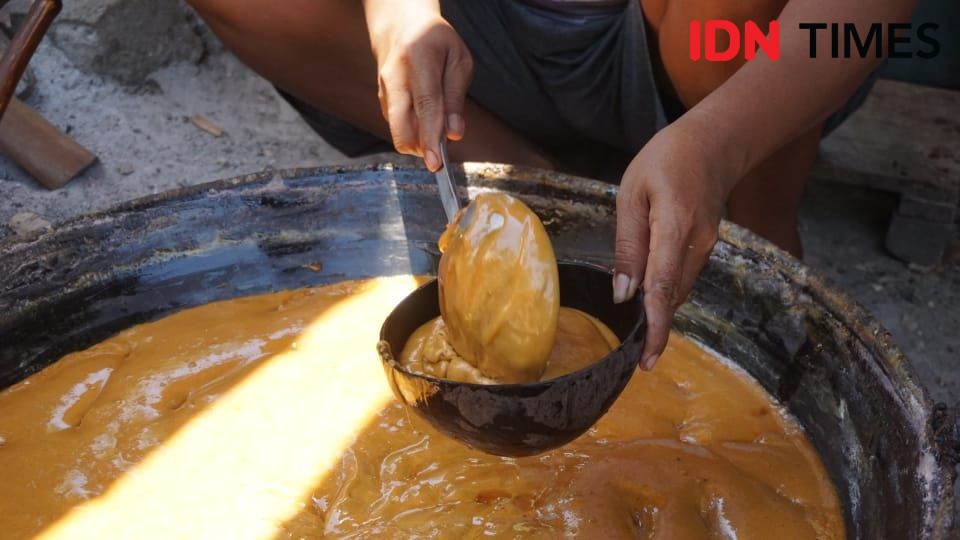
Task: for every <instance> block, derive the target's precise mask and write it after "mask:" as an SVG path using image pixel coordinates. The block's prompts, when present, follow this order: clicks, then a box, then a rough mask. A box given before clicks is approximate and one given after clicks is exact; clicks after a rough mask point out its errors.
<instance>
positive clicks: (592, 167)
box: [285, 0, 873, 179]
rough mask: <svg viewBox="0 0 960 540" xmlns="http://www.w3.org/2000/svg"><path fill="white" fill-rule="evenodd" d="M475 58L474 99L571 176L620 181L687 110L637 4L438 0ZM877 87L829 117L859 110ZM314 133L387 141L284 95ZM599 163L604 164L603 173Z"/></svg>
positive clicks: (365, 146)
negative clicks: (579, 6)
mask: <svg viewBox="0 0 960 540" xmlns="http://www.w3.org/2000/svg"><path fill="white" fill-rule="evenodd" d="M440 5H441V10H442V13H443V16H444V18H446V19H447V20H448V21H449V22H450V24H451V25H452V26H453V27H454V28H455V29H456V30H457V32H458V33H459V34H460V36H461V37H462V38H463V40H464V42H465V43H466V44H467V47H468V48H469V49H470V52H471V53H472V55H473V59H474V65H475V76H474V79H473V83H472V85H471V86H470V89H469V91H468V95H469V96H470V98H471V99H472V100H473V101H474V102H476V103H477V104H479V105H480V106H482V107H484V108H485V109H487V110H488V111H490V112H491V113H493V114H494V115H495V116H497V117H498V118H500V119H501V120H502V121H504V122H505V123H506V124H507V125H509V126H511V127H512V128H513V129H514V130H516V131H517V132H519V133H521V134H523V135H524V136H526V137H527V138H528V139H529V140H530V141H532V142H533V143H534V144H537V145H539V146H540V147H542V148H543V149H544V150H545V151H547V152H548V153H549V154H550V155H552V156H558V157H560V158H561V164H562V165H564V168H565V169H567V170H568V171H570V172H575V173H580V174H586V175H590V176H596V177H607V178H610V179H616V177H617V176H619V173H620V172H622V169H623V168H624V167H625V166H626V164H627V163H629V160H630V159H631V158H632V157H633V155H635V154H636V153H637V152H638V151H639V150H640V148H641V147H642V146H643V145H644V144H645V143H646V142H647V141H648V140H649V139H650V138H651V137H652V136H653V135H654V134H655V133H656V132H657V131H658V130H659V129H662V128H663V127H664V126H666V125H667V124H668V123H669V122H671V121H672V120H674V119H676V118H677V117H678V116H679V115H681V114H683V112H684V109H683V106H682V105H681V104H680V102H679V100H678V99H677V98H676V93H675V92H674V90H673V88H672V87H671V86H670V83H669V80H667V78H666V76H664V75H663V73H664V71H663V69H662V65H661V64H660V60H659V56H658V54H656V52H651V51H655V45H652V44H649V42H648V39H647V29H646V24H645V22H644V19H643V13H642V12H641V8H640V2H639V1H637V0H629V1H628V2H627V3H626V4H624V5H623V6H622V7H619V8H615V9H612V10H611V9H610V8H602V9H597V10H594V11H587V12H584V11H582V10H581V11H580V12H576V13H569V12H563V13H561V12H556V11H551V10H550V9H547V8H544V7H540V6H539V5H535V0H478V1H467V0H441V1H440ZM872 82H873V81H872V80H871V81H868V83H867V84H865V85H864V86H863V87H862V88H861V89H860V90H859V91H858V92H857V95H855V96H853V97H852V98H851V100H850V101H849V102H848V103H847V105H846V106H845V107H844V108H843V109H841V110H840V111H838V112H837V113H836V114H835V115H833V116H832V117H831V118H830V119H829V120H828V121H827V124H826V127H825V132H829V130H831V129H833V128H834V127H835V126H836V125H838V124H839V123H840V122H841V121H842V120H843V119H844V118H845V117H846V116H848V115H849V114H850V113H851V112H852V111H853V110H855V109H856V107H858V106H859V105H860V103H862V101H863V99H864V98H865V96H866V94H867V92H868V91H869V88H870V87H871V86H872ZM285 97H287V99H288V100H290V101H291V103H292V104H293V105H294V107H296V108H297V109H298V110H299V111H300V112H301V114H303V116H304V117H305V118H306V120H307V121H308V122H309V123H310V124H311V126H313V127H314V129H315V130H316V131H317V132H318V133H319V134H320V135H321V136H322V137H324V138H325V139H326V140H327V141H328V142H330V143H331V144H332V145H333V146H334V147H336V148H338V149H339V150H340V151H342V152H344V153H346V154H347V155H350V156H356V155H361V154H364V153H370V152H377V151H383V150H389V149H390V148H391V147H390V144H389V143H388V142H387V141H383V140H381V139H379V138H377V137H375V136H373V135H371V134H369V133H366V132H364V131H362V130H359V129H358V128H355V127H353V126H350V125H347V124H345V123H343V122H342V121H340V120H338V119H336V118H333V117H331V115H329V114H326V113H324V112H323V111H319V110H317V109H316V108H314V107H312V106H310V105H309V104H306V103H303V102H301V101H299V100H297V99H296V98H293V97H291V96H288V95H285ZM597 164H604V166H602V167H597Z"/></svg>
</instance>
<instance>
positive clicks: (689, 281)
mask: <svg viewBox="0 0 960 540" xmlns="http://www.w3.org/2000/svg"><path fill="white" fill-rule="evenodd" d="M716 243H717V232H716V230H714V231H713V232H712V233H707V234H700V235H694V237H693V238H692V239H691V240H689V241H688V242H687V255H686V257H685V258H684V260H683V277H682V278H681V279H680V293H679V298H680V301H679V303H683V302H684V301H685V300H686V298H687V296H689V295H690V291H692V290H693V286H694V284H696V282H697V276H699V275H700V270H701V269H702V268H703V265H704V264H706V262H707V259H709V258H710V252H712V251H713V246H714V244H716Z"/></svg>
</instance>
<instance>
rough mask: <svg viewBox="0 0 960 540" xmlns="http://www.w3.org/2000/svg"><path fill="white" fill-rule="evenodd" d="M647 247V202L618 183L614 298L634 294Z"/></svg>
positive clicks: (620, 301) (648, 247) (625, 298)
mask: <svg viewBox="0 0 960 540" xmlns="http://www.w3.org/2000/svg"><path fill="white" fill-rule="evenodd" d="M649 251H650V203H649V201H648V200H647V197H646V196H645V195H643V194H636V193H634V191H633V190H631V189H628V188H627V186H625V185H621V188H620V191H619V192H618V193H617V241H616V256H615V258H614V264H613V301H614V303H616V304H619V303H622V302H626V301H627V300H629V299H631V298H633V295H634V294H636V292H637V288H638V287H639V286H640V284H641V283H643V275H644V271H645V270H646V265H647V254H648V253H649Z"/></svg>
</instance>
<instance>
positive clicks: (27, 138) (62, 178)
mask: <svg viewBox="0 0 960 540" xmlns="http://www.w3.org/2000/svg"><path fill="white" fill-rule="evenodd" d="M0 152H3V153H4V154H6V155H7V156H9V157H10V159H12V160H13V161H14V162H15V163H16V164H17V165H19V166H20V167H22V168H23V169H24V170H25V171H27V172H28V173H29V174H30V176H32V177H33V178H34V179H36V181H37V182H40V183H41V184H42V185H43V186H44V187H45V188H47V189H51V190H53V189H57V188H60V187H63V186H64V184H66V183H67V182H69V181H70V180H72V179H73V178H74V177H75V176H77V175H78V174H80V173H81V172H83V170H84V169H86V168H87V167H89V166H90V165H92V164H93V163H94V162H95V161H96V160H97V156H95V155H93V154H92V153H91V152H90V151H89V150H87V149H86V148H84V147H83V146H80V144H79V143H77V142H76V141H74V140H73V139H71V138H70V137H68V136H67V135H66V134H65V133H63V132H62V131H60V130H59V129H57V127H56V126H54V125H53V124H51V123H50V122H48V121H47V120H46V119H45V118H44V117H42V116H40V114H38V113H37V112H36V111H34V110H33V109H31V108H30V107H28V106H27V105H26V104H25V103H23V102H22V101H20V100H19V99H17V98H13V99H11V100H10V105H9V106H8V107H7V111H6V113H5V114H4V115H3V118H2V119H0Z"/></svg>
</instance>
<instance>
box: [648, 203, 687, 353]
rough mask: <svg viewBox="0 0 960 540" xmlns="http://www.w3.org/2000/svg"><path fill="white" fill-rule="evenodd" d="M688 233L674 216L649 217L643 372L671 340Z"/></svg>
mask: <svg viewBox="0 0 960 540" xmlns="http://www.w3.org/2000/svg"><path fill="white" fill-rule="evenodd" d="M688 230H689V227H686V226H685V224H684V223H682V222H680V221H679V220H678V219H677V218H676V217H675V216H672V215H669V216H660V215H654V216H652V217H651V224H650V254H649V258H648V260H647V269H646V274H645V276H644V280H643V291H644V308H645V309H646V314H647V336H646V343H645V344H644V347H643V354H642V355H641V361H640V367H641V368H642V369H644V370H651V369H653V366H654V364H656V363H657V359H658V358H659V357H660V354H661V353H663V349H664V348H665V347H666V346H667V339H668V338H669V337H670V323H671V322H672V321H673V312H674V310H675V309H676V307H677V305H678V304H679V301H680V282H681V279H682V278H683V268H684V261H685V259H686V255H687V253H686V252H687V243H686V237H687V234H686V231H688Z"/></svg>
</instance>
